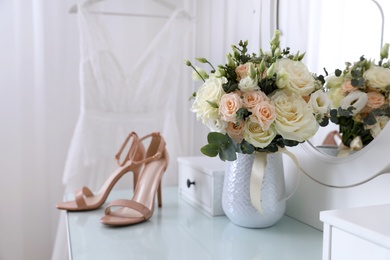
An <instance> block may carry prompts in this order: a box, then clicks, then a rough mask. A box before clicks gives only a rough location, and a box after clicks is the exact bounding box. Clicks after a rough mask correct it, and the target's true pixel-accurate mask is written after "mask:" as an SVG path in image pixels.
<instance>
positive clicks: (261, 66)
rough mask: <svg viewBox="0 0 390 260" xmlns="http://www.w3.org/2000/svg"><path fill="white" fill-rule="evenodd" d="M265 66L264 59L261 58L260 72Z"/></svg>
mask: <svg viewBox="0 0 390 260" xmlns="http://www.w3.org/2000/svg"><path fill="white" fill-rule="evenodd" d="M265 69H266V67H265V62H264V59H263V60H261V62H260V72H261V73H263V72H264V71H265Z"/></svg>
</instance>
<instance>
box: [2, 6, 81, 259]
mask: <svg viewBox="0 0 390 260" xmlns="http://www.w3.org/2000/svg"><path fill="white" fill-rule="evenodd" d="M69 5H70V1H43V0H41V1H39V0H36V1H25V0H5V1H4V0H3V1H0V35H1V42H0V47H1V48H0V64H1V66H0V67H1V72H0V89H1V95H0V120H1V128H0V129H1V130H0V147H1V148H0V158H1V159H0V161H1V163H0V178H1V181H0V195H1V196H0V205H1V209H0V230H1V234H0V259H15V260H19V259H20V260H22V259H49V258H50V256H51V251H52V246H53V241H54V237H55V232H56V227H57V218H58V210H56V209H55V207H54V204H55V202H56V201H57V200H59V199H61V197H62V193H63V189H62V185H61V175H62V172H63V167H64V157H65V155H66V151H67V148H68V145H69V140H70V137H71V133H72V129H73V128H74V125H75V122H76V118H77V114H78V109H79V108H78V106H77V104H78V96H79V94H78V83H77V77H76V75H77V62H78V60H77V58H78V48H77V45H75V42H74V41H76V42H77V33H74V31H73V30H69V29H70V28H72V27H74V26H75V24H74V19H72V17H71V16H70V15H69V14H68V12H67V8H68V6H69Z"/></svg>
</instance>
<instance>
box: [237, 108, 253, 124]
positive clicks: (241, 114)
mask: <svg viewBox="0 0 390 260" xmlns="http://www.w3.org/2000/svg"><path fill="white" fill-rule="evenodd" d="M251 114H252V113H251V112H249V110H248V109H247V108H244V107H242V108H240V109H238V110H237V112H236V118H237V123H236V124H237V125H240V124H241V122H242V120H243V119H245V118H247V117H248V116H250V115H251Z"/></svg>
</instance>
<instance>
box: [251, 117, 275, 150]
mask: <svg viewBox="0 0 390 260" xmlns="http://www.w3.org/2000/svg"><path fill="white" fill-rule="evenodd" d="M276 134H277V132H276V130H275V128H274V127H273V126H271V127H270V128H268V130H265V131H264V130H263V128H262V127H261V126H260V125H259V124H258V123H255V122H252V121H247V122H246V123H245V127H244V138H245V140H246V141H247V142H248V143H250V144H252V145H253V146H255V147H259V148H265V147H266V146H267V145H269V144H270V143H271V142H272V140H273V139H274V138H275V136H276Z"/></svg>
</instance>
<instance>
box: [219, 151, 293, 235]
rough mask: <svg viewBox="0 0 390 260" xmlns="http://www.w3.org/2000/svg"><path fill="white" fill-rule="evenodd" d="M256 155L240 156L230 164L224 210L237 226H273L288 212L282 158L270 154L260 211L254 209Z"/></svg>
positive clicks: (226, 174)
mask: <svg viewBox="0 0 390 260" xmlns="http://www.w3.org/2000/svg"><path fill="white" fill-rule="evenodd" d="M254 159H255V154H251V155H246V154H237V160H235V161H232V162H229V163H227V166H226V172H225V179H224V184H223V191H222V208H223V210H224V212H225V214H226V216H227V217H228V218H229V219H230V221H232V222H233V223H234V224H236V225H239V226H242V227H247V228H266V227H270V226H272V225H274V224H275V223H276V222H278V221H279V220H280V218H281V217H282V216H283V215H284V212H285V210H286V201H285V199H283V198H284V196H285V184H284V172H283V158H282V154H281V153H268V155H267V166H266V168H265V172H264V178H263V184H262V187H258V188H259V189H260V190H261V208H262V212H259V211H258V210H257V209H256V208H255V207H253V205H252V202H251V198H250V188H249V187H250V177H251V172H252V165H253V161H254Z"/></svg>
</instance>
